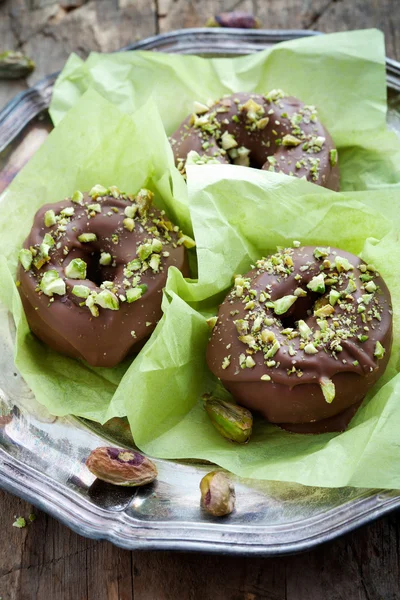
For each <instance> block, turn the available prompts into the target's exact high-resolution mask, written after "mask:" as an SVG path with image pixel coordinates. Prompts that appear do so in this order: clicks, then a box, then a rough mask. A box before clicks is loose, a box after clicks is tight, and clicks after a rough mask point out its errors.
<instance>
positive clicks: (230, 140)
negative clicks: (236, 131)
mask: <svg viewBox="0 0 400 600" xmlns="http://www.w3.org/2000/svg"><path fill="white" fill-rule="evenodd" d="M221 145H222V148H223V149H224V150H231V148H236V147H237V145H238V143H237V141H236V140H235V138H234V136H233V135H232V134H231V133H228V131H224V133H223V134H222V136H221Z"/></svg>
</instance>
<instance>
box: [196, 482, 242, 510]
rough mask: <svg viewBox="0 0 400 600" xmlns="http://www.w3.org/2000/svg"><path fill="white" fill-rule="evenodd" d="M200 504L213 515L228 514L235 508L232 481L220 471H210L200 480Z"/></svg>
mask: <svg viewBox="0 0 400 600" xmlns="http://www.w3.org/2000/svg"><path fill="white" fill-rule="evenodd" d="M200 492H201V506H202V507H203V508H204V510H206V511H207V512H208V513H210V514H211V515H213V516H214V517H224V516H225V515H229V514H230V513H231V512H232V511H233V509H234V508H235V501H236V494H235V487H234V485H233V483H232V481H231V480H230V479H229V478H228V477H227V476H226V475H225V473H223V472H222V471H211V473H207V475H205V476H204V477H203V479H202V480H201V482H200Z"/></svg>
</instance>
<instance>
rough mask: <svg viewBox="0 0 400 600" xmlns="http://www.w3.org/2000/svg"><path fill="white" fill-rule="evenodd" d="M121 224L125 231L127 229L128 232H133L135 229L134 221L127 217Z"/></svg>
mask: <svg viewBox="0 0 400 600" xmlns="http://www.w3.org/2000/svg"><path fill="white" fill-rule="evenodd" d="M123 224H124V227H125V229H127V230H128V231H133V230H134V229H135V221H134V220H133V219H131V218H129V217H127V218H126V219H124V221H123Z"/></svg>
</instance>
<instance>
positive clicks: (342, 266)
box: [335, 256, 354, 273]
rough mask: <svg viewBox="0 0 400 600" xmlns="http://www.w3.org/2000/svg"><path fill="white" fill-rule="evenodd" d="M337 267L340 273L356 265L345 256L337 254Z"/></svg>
mask: <svg viewBox="0 0 400 600" xmlns="http://www.w3.org/2000/svg"><path fill="white" fill-rule="evenodd" d="M335 267H336V268H337V270H338V272H339V273H341V272H342V271H351V270H352V269H354V266H353V265H352V264H351V263H350V262H349V261H348V260H347V258H345V257H344V256H335Z"/></svg>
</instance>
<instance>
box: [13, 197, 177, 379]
mask: <svg viewBox="0 0 400 600" xmlns="http://www.w3.org/2000/svg"><path fill="white" fill-rule="evenodd" d="M83 202H84V205H83V206H81V205H79V204H75V203H72V202H71V201H70V199H66V200H64V201H62V202H58V203H57V204H48V205H45V206H43V207H42V208H40V209H39V211H38V212H37V213H36V215H35V219H34V223H33V226H32V230H31V232H30V234H29V236H28V238H27V239H26V241H25V243H24V248H30V247H31V246H35V245H38V244H41V243H42V241H43V237H44V235H45V234H46V233H50V234H53V235H54V237H55V239H56V240H57V234H56V230H57V226H56V225H53V226H52V227H46V226H45V225H44V215H45V213H46V211H48V210H49V209H52V210H54V211H55V213H56V214H57V213H59V212H60V211H61V210H62V209H64V208H66V207H71V206H72V207H73V208H74V210H75V214H74V215H73V217H72V218H71V219H70V221H69V223H68V224H67V225H66V231H65V233H64V234H63V235H62V238H61V239H60V241H61V244H59V247H55V248H54V250H53V251H52V252H51V254H50V262H48V263H46V264H45V265H44V266H43V267H42V268H41V269H39V270H37V269H36V268H35V267H34V266H33V265H32V267H31V269H30V270H29V271H25V270H24V269H23V268H22V266H21V265H20V267H19V271H18V279H19V281H20V282H21V285H20V287H19V288H18V289H19V292H20V296H21V299H22V303H23V306H24V310H25V314H26V316H27V319H28V323H29V326H30V328H31V330H32V331H33V332H34V333H35V335H36V336H37V337H38V338H40V339H41V340H42V341H43V342H45V343H46V344H47V345H49V346H50V347H51V348H53V349H54V350H56V351H57V352H60V353H62V354H65V355H67V356H71V357H74V358H81V359H83V360H85V361H87V362H88V363H89V364H90V365H92V366H97V367H113V366H115V365H117V364H118V363H120V362H121V361H122V360H123V359H124V358H125V357H126V356H127V355H129V354H131V353H132V352H135V351H138V350H139V349H140V347H141V346H142V345H143V343H144V341H145V340H146V339H147V338H148V337H149V335H150V334H151V333H152V331H153V330H154V328H155V327H156V325H157V322H158V321H159V320H160V318H161V316H162V311H161V300H162V290H163V288H164V286H165V283H166V280H167V275H168V269H169V267H170V266H174V267H177V268H178V269H179V270H181V271H182V272H183V273H184V274H185V275H189V269H188V263H187V256H186V250H185V248H184V247H183V246H177V244H176V242H177V240H178V234H177V233H175V232H173V231H170V232H169V235H170V236H171V241H167V240H166V239H165V238H164V237H163V236H162V235H161V238H160V239H163V243H164V245H163V252H169V256H167V257H165V256H163V255H161V263H160V267H161V268H160V270H159V272H158V273H155V272H153V271H152V269H147V270H146V271H145V272H143V273H141V281H140V283H141V284H146V285H147V286H148V289H147V291H146V292H145V293H144V295H143V296H142V297H141V298H140V299H139V300H137V301H135V302H132V303H130V304H129V303H128V302H122V301H121V302H120V304H119V310H115V311H114V310H108V309H104V308H99V316H98V317H94V316H92V315H91V313H90V311H89V309H88V307H87V306H85V301H84V300H82V298H79V297H77V296H75V295H74V294H72V288H73V287H74V286H76V285H84V286H87V287H88V288H90V290H93V291H94V292H101V289H100V284H101V283H102V282H103V281H112V282H113V284H114V285H115V286H116V288H118V292H117V294H118V295H119V294H122V295H123V294H125V292H126V289H125V287H124V285H123V281H124V279H125V275H124V268H125V266H126V264H127V263H128V262H129V261H131V260H132V259H134V258H136V257H137V253H136V250H137V247H138V246H139V245H140V244H142V243H144V242H145V241H146V240H148V239H149V238H154V234H150V233H149V232H148V231H147V230H146V227H147V226H153V227H154V224H153V219H155V218H158V219H161V220H163V217H162V215H161V212H160V211H159V210H158V209H157V208H155V207H151V208H150V209H149V211H148V213H147V214H146V217H145V218H144V219H135V228H134V230H133V231H128V230H127V229H125V228H124V226H123V221H124V219H125V215H124V209H125V208H126V207H127V206H129V205H131V206H132V202H131V201H130V200H129V199H124V198H122V197H118V198H114V197H113V196H104V197H101V198H97V199H96V200H92V198H90V197H88V195H87V194H84V199H83ZM94 202H96V203H98V204H100V205H101V214H96V215H95V216H93V217H92V218H89V216H88V211H87V208H86V205H88V204H89V205H90V204H93V203H94ZM116 211H118V212H116ZM165 220H167V218H166V217H165ZM160 231H161V232H163V229H162V228H161V229H160ZM82 233H94V234H96V236H97V241H95V242H90V243H81V242H80V241H79V240H78V236H80V235H81V234H82ZM113 234H117V235H118V242H117V243H115V241H116V240H115V238H114V241H113V240H112V235H113ZM65 248H66V249H67V250H68V252H67V251H65V252H64V249H65ZM101 252H106V253H110V254H111V255H112V257H113V261H114V262H113V264H114V266H111V265H110V266H101V265H100V264H99V257H100V253H101ZM76 258H81V259H82V260H84V261H85V262H86V263H87V265H88V268H87V279H85V280H76V279H69V278H68V277H66V275H65V272H64V269H65V268H66V267H67V265H68V264H69V263H70V262H71V260H72V259H76ZM51 269H55V270H57V271H58V273H59V275H60V277H61V278H62V279H64V281H65V282H66V286H67V293H66V294H65V295H62V296H59V295H54V296H53V297H52V298H49V297H48V296H46V295H45V294H43V293H38V291H36V290H37V286H38V283H39V282H40V277H41V276H42V275H43V273H44V272H45V271H48V270H51ZM82 304H83V306H82ZM132 331H134V332H135V337H133V336H132V333H131V332H132Z"/></svg>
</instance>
